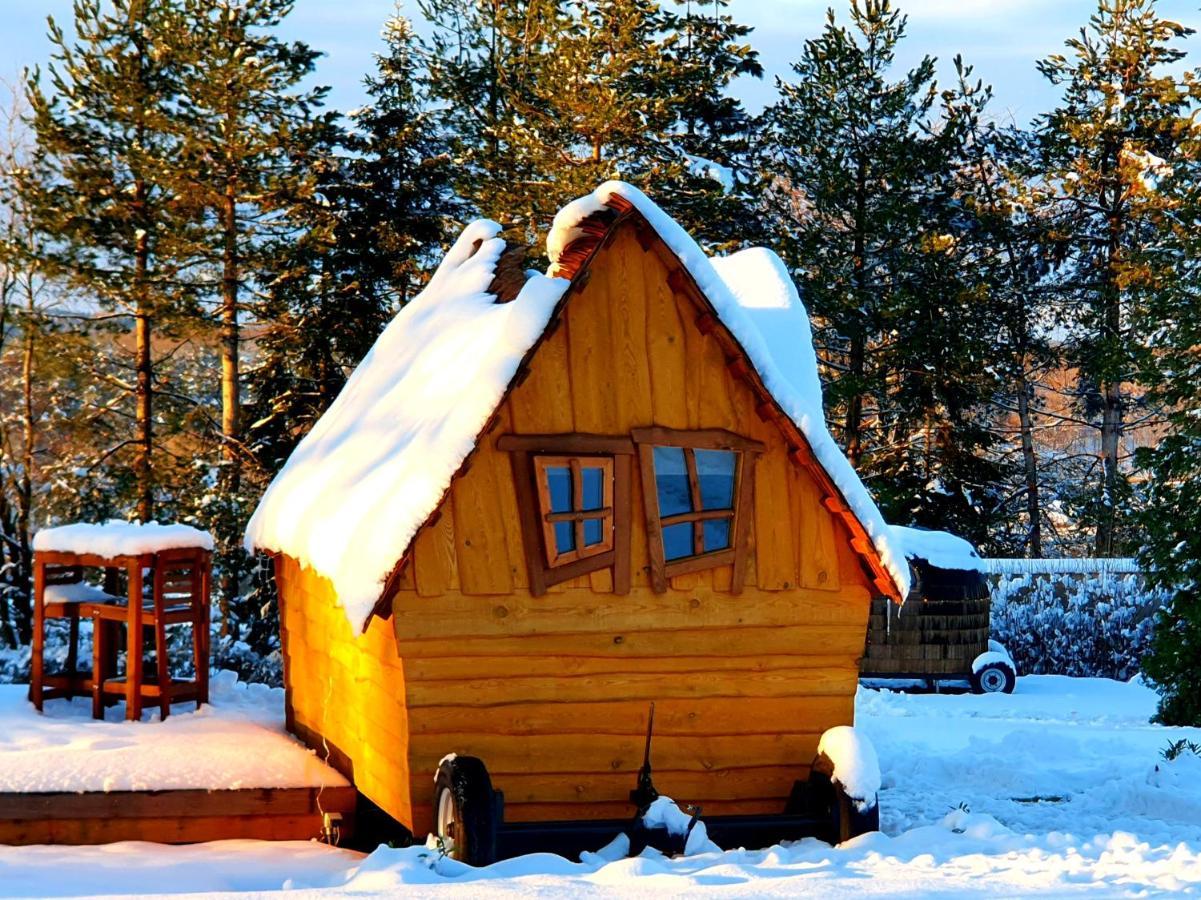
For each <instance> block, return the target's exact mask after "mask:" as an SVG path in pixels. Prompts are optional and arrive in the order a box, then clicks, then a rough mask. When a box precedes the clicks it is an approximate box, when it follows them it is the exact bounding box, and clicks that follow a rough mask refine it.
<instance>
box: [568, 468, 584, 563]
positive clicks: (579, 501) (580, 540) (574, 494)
mask: <svg viewBox="0 0 1201 900" xmlns="http://www.w3.org/2000/svg"><path fill="white" fill-rule="evenodd" d="M568 464H569V465H570V466H571V508H572V510H573V511H574V512H582V511H583V509H584V470H583V467H582V466H580V461H579V459H578V458H576V457H572V458H571V460H570V462H569V463H568ZM573 528H574V529H575V547H576V552H577V553H580V554H583V552H584V519H583V517H582V516H581V517H577V518H576V520H575V524H574V525H573Z"/></svg>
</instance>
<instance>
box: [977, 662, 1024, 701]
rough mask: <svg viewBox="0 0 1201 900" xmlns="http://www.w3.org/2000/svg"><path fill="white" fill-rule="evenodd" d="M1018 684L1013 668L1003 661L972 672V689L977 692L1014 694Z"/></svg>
mask: <svg viewBox="0 0 1201 900" xmlns="http://www.w3.org/2000/svg"><path fill="white" fill-rule="evenodd" d="M1016 684H1017V675H1016V674H1015V673H1014V671H1013V668H1012V667H1010V666H1007V665H1005V663H1003V662H992V663H989V664H988V665H986V666H982V667H981V668H980V669H979V670H978V671H976V672H973V673H972V691H974V692H975V693H977V694H1001V693H1005V694H1012V693H1013V688H1014V686H1015V685H1016Z"/></svg>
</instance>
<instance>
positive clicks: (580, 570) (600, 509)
mask: <svg viewBox="0 0 1201 900" xmlns="http://www.w3.org/2000/svg"><path fill="white" fill-rule="evenodd" d="M497 446H498V447H499V448H500V449H501V450H505V451H508V452H509V454H510V459H511V460H512V463H513V480H514V485H515V487H516V493H517V505H518V507H519V511H520V514H521V530H522V544H523V546H524V549H525V559H526V567H527V569H528V572H529V582H530V592H531V593H533V594H534V595H535V596H537V595H540V594H543V593H545V592H546V589H547V588H548V587H550V586H551V585H554V584H559V583H560V582H563V581H569V580H571V579H572V578H577V577H579V576H580V575H586V574H589V573H591V572H595V571H599V570H602V569H611V570H612V573H613V590H614V592H615V593H619V594H624V593H628V592H629V588H630V471H631V467H632V462H631V461H632V458H633V453H634V444H633V442H632V441H630V440H629V438H624V437H605V436H602V435H589V434H561V435H515V434H507V435H503V436H501V438H500V439H499V441H498V442H497Z"/></svg>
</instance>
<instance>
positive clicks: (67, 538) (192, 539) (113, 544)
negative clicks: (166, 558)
mask: <svg viewBox="0 0 1201 900" xmlns="http://www.w3.org/2000/svg"><path fill="white" fill-rule="evenodd" d="M181 547H199V548H200V549H203V550H212V549H213V536H212V535H211V534H209V533H208V532H207V531H201V530H200V529H199V528H193V527H192V526H191V525H178V524H161V525H160V524H159V523H158V522H144V523H142V522H126V521H124V520H122V519H109V520H108V521H107V522H104V523H103V524H96V523H93V522H74V523H72V524H70V525H59V526H58V527H56V528H43V529H42V530H41V531H39V532H38V533H37V534H35V535H34V536H33V549H34V550H40V551H42V552H44V553H49V552H58V553H95V554H96V555H98V556H106V557H114V556H138V555H140V554H142V553H157V552H158V551H159V550H176V549H179V548H181Z"/></svg>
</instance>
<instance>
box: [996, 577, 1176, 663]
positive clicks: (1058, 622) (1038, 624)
mask: <svg viewBox="0 0 1201 900" xmlns="http://www.w3.org/2000/svg"><path fill="white" fill-rule="evenodd" d="M990 580H991V581H992V587H993V595H992V636H993V638H994V639H995V640H997V641H1000V642H1001V643H1002V644H1004V645H1005V647H1006V648H1007V649H1008V650H1009V652H1010V653H1011V654H1012V656H1013V658H1014V660H1015V661H1016V662H1017V664H1018V668H1019V670H1020V671H1021V672H1022V673H1023V674H1032V675H1094V676H1103V677H1108V678H1120V679H1127V678H1130V677H1132V676H1133V675H1135V674H1136V673H1137V672H1138V671H1139V661H1140V660H1141V659H1142V657H1143V654H1144V653H1146V652H1147V650H1148V648H1149V646H1150V641H1151V634H1152V631H1153V630H1154V627H1155V614H1156V612H1157V611H1158V610H1159V609H1160V607H1162V606H1163V605H1164V603H1166V602H1167V599H1168V595H1167V593H1166V592H1164V591H1159V590H1154V589H1150V588H1147V587H1146V586H1145V585H1144V583H1143V579H1142V577H1141V576H1139V575H1130V574H1123V575H1115V574H1112V573H1104V574H1095V573H1094V574H1086V573H1077V574H1069V573H1061V574H1046V573H1044V574H1039V573H1027V574H1022V575H996V576H993V577H992V578H991V579H990Z"/></svg>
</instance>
